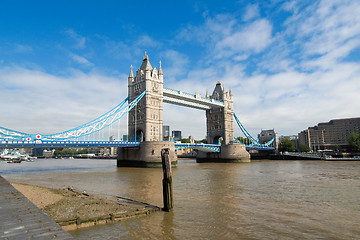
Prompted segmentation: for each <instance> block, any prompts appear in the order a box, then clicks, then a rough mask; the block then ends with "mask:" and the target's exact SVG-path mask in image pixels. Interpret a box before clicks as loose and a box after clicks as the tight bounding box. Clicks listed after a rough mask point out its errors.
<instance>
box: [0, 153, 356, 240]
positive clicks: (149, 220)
mask: <svg viewBox="0 0 360 240" xmlns="http://www.w3.org/2000/svg"><path fill="white" fill-rule="evenodd" d="M22 164H23V163H21V164H19V165H16V164H4V163H1V164H0V174H1V175H3V176H4V177H6V178H7V179H9V180H13V181H19V182H27V183H30V184H37V185H41V186H50V187H66V186H74V187H75V188H78V189H81V190H85V191H87V192H94V193H95V192H98V193H105V194H111V195H120V196H123V197H128V198H132V199H136V200H139V201H144V202H148V203H150V204H154V205H158V206H162V186H161V180H162V170H161V169H143V168H116V162H115V161H114V160H75V161H74V160H37V162H35V163H27V165H22ZM32 164H34V165H32ZM8 165H12V166H8ZM15 165H16V166H15ZM37 168H40V170H41V171H40V172H36V171H37ZM57 169H60V170H57ZM173 182H174V186H173V187H174V201H175V202H174V204H175V206H174V209H173V211H172V212H170V213H163V212H157V213H154V214H151V215H149V216H145V217H140V218H134V219H127V220H124V221H121V222H117V223H113V224H109V225H105V226H97V227H92V228H87V229H82V230H77V231H74V232H71V234H73V236H74V237H75V238H76V239H119V238H121V239H159V238H160V239H194V238H196V239H199V238H204V239H319V238H321V239H359V236H360V162H324V161H253V162H251V163H247V164H231V163H228V164H225V163H209V164H208V163H202V164H197V163H196V162H195V161H193V160H180V161H179V166H178V167H177V168H174V169H173Z"/></svg>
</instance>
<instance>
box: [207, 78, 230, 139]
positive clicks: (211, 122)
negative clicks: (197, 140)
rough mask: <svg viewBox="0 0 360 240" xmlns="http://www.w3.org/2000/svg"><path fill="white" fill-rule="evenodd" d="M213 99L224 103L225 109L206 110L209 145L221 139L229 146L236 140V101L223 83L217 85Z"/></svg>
mask: <svg viewBox="0 0 360 240" xmlns="http://www.w3.org/2000/svg"><path fill="white" fill-rule="evenodd" d="M210 98H211V99H214V100H218V101H223V102H224V108H220V107H219V108H215V107H213V108H212V109H209V110H206V123H207V137H206V140H207V142H208V143H213V144H217V143H218V141H219V139H222V140H223V144H229V143H231V142H232V141H233V139H234V117H233V114H234V100H233V94H232V92H231V90H230V91H229V92H226V91H225V88H224V87H223V86H222V85H221V82H220V81H218V82H217V83H216V86H215V89H214V91H213V93H212V95H211V96H210Z"/></svg>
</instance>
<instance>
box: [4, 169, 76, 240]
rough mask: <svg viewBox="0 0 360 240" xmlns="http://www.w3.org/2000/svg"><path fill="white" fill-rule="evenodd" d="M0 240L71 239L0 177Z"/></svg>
mask: <svg viewBox="0 0 360 240" xmlns="http://www.w3.org/2000/svg"><path fill="white" fill-rule="evenodd" d="M0 239H1V240H3V239H4V240H12V239H73V237H72V236H71V235H70V234H69V233H67V232H66V231H65V230H63V229H62V228H61V227H60V226H59V225H58V224H56V223H55V222H54V221H53V220H52V219H51V218H50V217H48V216H47V215H46V214H45V213H44V212H42V211H41V210H40V209H39V208H38V207H36V206H35V205H34V204H33V203H32V202H30V201H29V200H28V199H27V198H26V197H25V196H24V195H22V194H21V193H20V192H19V191H17V190H16V189H15V188H14V187H13V186H12V185H11V184H10V183H9V182H8V181H6V180H5V179H4V178H3V177H1V176H0Z"/></svg>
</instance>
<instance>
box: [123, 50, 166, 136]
mask: <svg viewBox="0 0 360 240" xmlns="http://www.w3.org/2000/svg"><path fill="white" fill-rule="evenodd" d="M163 77H164V76H163V72H162V69H161V62H160V67H159V70H157V69H156V68H153V67H152V66H151V64H150V61H149V57H148V55H146V53H145V56H144V59H143V62H142V64H141V67H140V68H139V69H138V70H137V71H136V75H135V76H134V74H133V71H132V67H131V70H130V74H129V77H128V96H129V102H131V101H132V100H134V99H135V98H136V97H137V96H139V95H140V94H141V93H142V92H143V91H145V90H146V95H145V96H144V97H143V98H142V99H141V100H140V102H139V103H138V104H137V106H135V107H134V108H133V109H132V110H131V111H130V112H129V124H128V135H129V139H130V140H134V139H136V140H140V141H141V142H142V141H162V126H163V115H162V112H163V84H164V82H163Z"/></svg>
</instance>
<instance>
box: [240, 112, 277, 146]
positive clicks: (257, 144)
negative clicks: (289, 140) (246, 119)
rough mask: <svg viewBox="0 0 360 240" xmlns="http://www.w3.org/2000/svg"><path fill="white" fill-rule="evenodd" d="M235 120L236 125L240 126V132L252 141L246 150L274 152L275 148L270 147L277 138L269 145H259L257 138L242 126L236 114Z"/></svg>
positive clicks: (268, 143)
mask: <svg viewBox="0 0 360 240" xmlns="http://www.w3.org/2000/svg"><path fill="white" fill-rule="evenodd" d="M234 118H235V120H236V123H237V124H238V126H239V127H240V130H241V131H242V132H243V134H244V135H245V137H246V138H247V139H249V140H250V142H251V144H250V145H246V149H256V150H259V149H262V150H274V149H275V148H274V147H269V146H270V145H271V144H272V143H273V142H274V140H275V137H274V138H272V139H271V140H270V141H268V142H267V143H263V144H262V143H259V141H258V140H255V138H253V137H252V136H251V135H250V133H249V132H248V131H247V130H246V129H245V127H244V126H243V125H242V124H241V122H240V120H239V119H238V117H237V116H236V114H235V113H234Z"/></svg>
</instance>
